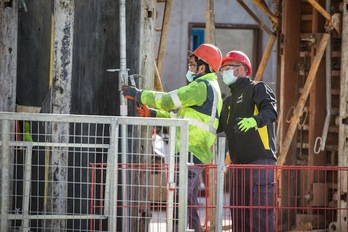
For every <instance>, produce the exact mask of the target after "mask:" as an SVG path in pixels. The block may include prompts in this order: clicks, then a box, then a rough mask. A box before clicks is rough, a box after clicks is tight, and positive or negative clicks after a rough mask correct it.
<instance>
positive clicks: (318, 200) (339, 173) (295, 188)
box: [90, 164, 348, 232]
mask: <svg viewBox="0 0 348 232" xmlns="http://www.w3.org/2000/svg"><path fill="white" fill-rule="evenodd" d="M91 166H92V167H93V168H92V175H91V178H92V179H91V197H92V199H94V198H95V196H97V195H96V194H98V197H102V196H103V192H98V193H97V192H95V191H96V188H95V184H97V183H99V182H103V181H104V180H103V177H102V176H103V175H101V173H103V172H102V169H105V164H91ZM122 168H123V169H127V171H131V172H140V173H143V175H142V176H141V178H140V179H139V180H138V181H137V182H136V183H135V182H134V181H133V182H132V185H133V186H130V188H132V187H134V188H138V189H141V191H143V192H142V194H143V196H142V197H140V198H139V196H135V194H130V195H129V197H130V198H131V199H130V204H127V205H118V207H128V208H129V209H131V210H135V209H138V208H139V207H140V208H142V207H144V209H146V208H147V209H148V210H149V211H151V213H150V214H148V215H146V217H149V218H148V220H149V228H150V229H149V231H163V230H164V229H165V228H166V219H167V216H168V215H167V214H166V212H165V210H166V194H167V191H168V188H167V172H168V170H167V166H166V165H165V164H151V165H148V164H147V165H145V164H137V165H135V164H127V165H119V171H122ZM204 169H205V170H204V172H203V181H204V184H205V189H201V191H200V194H199V205H197V206H195V207H197V208H198V209H199V215H200V220H201V224H202V228H203V231H211V230H212V229H213V228H214V226H215V223H222V225H223V230H224V231H232V227H233V225H235V226H239V227H238V228H239V230H238V229H235V230H236V231H249V230H248V229H247V228H249V227H250V228H252V231H271V230H272V225H271V223H272V222H274V231H284V232H285V231H330V232H334V231H347V220H346V219H347V212H348V207H347V185H348V182H347V180H348V167H347V168H346V167H327V166H325V167H321V166H306V167H305V166H282V167H277V166H273V165H252V166H251V165H228V166H226V172H225V183H224V194H223V195H224V201H223V202H224V203H223V218H222V219H221V221H219V222H216V221H215V213H216V212H215V210H216V205H215V202H216V201H215V200H214V199H211V197H215V196H216V195H217V194H216V190H214V189H217V188H216V185H217V183H216V179H217V178H216V174H217V173H216V170H217V169H216V165H205V166H204ZM276 172H281V174H280V175H279V179H275V178H276V176H277V175H275V173H276ZM253 174H254V175H253ZM273 174H274V176H273ZM98 175H101V176H98ZM266 177H267V178H266ZM266 179H267V180H266ZM209 180H212V181H213V183H212V184H211V183H209ZM211 188H214V189H211ZM271 190H272V191H273V190H274V191H273V192H272V191H271ZM99 191H103V188H100V189H99ZM267 193H270V194H269V195H267ZM140 200H141V202H139V201H140ZM133 201H134V202H133ZM231 203H232V204H231ZM102 207H103V206H100V205H97V204H96V201H93V200H91V203H90V210H91V213H92V212H93V213H100V212H102V211H103V210H102ZM175 207H177V206H175ZM138 211H139V210H138ZM272 211H273V212H274V214H272V213H270V212H272ZM265 212H266V213H265ZM260 213H261V215H263V216H265V221H264V222H262V220H261V219H262V217H259V216H257V215H259V214H260ZM233 215H234V216H233ZM267 215H273V216H267ZM118 216H119V217H122V215H118ZM133 219H134V218H133ZM133 219H132V220H133ZM233 219H234V220H233ZM234 221H235V222H234ZM92 223H93V222H92V221H91V224H90V226H91V228H93V229H95V228H96V226H98V225H95V224H94V225H93V224H92ZM94 223H96V222H95V221H94ZM233 223H235V224H233Z"/></svg>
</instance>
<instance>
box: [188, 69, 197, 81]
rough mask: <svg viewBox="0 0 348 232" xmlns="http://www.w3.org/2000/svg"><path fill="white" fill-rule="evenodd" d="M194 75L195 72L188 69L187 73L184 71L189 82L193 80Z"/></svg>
mask: <svg viewBox="0 0 348 232" xmlns="http://www.w3.org/2000/svg"><path fill="white" fill-rule="evenodd" d="M195 76H196V73H194V72H192V71H190V70H188V71H187V73H186V79H187V80H188V81H189V82H192V81H193V78H194V77H195Z"/></svg>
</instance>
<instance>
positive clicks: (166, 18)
mask: <svg viewBox="0 0 348 232" xmlns="http://www.w3.org/2000/svg"><path fill="white" fill-rule="evenodd" d="M171 9H172V0H167V1H165V7H164V12H163V14H164V15H163V21H162V30H161V37H160V42H159V49H158V55H157V68H158V73H159V75H160V76H161V75H162V70H163V61H164V52H165V50H166V45H167V36H168V25H169V19H170V12H171Z"/></svg>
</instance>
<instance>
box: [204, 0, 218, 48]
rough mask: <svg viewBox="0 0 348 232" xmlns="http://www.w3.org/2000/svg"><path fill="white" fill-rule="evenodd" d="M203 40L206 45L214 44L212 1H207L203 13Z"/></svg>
mask: <svg viewBox="0 0 348 232" xmlns="http://www.w3.org/2000/svg"><path fill="white" fill-rule="evenodd" d="M205 12H206V13H205V25H206V26H205V38H204V41H205V42H206V43H211V44H215V43H216V38H215V15H214V0H207V9H206V11H205Z"/></svg>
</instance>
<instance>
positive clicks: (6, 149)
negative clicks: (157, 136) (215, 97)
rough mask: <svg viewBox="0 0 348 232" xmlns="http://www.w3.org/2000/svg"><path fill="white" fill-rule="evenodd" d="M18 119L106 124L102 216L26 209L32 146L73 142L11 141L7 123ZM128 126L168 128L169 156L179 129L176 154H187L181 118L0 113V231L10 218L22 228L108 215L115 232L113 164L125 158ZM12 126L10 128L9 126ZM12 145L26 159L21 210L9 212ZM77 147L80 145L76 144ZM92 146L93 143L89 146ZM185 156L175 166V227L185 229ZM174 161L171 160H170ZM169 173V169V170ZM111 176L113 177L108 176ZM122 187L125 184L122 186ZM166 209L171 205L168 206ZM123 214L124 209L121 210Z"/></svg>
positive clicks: (3, 229)
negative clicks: (33, 212)
mask: <svg viewBox="0 0 348 232" xmlns="http://www.w3.org/2000/svg"><path fill="white" fill-rule="evenodd" d="M15 120H20V121H25V120H29V121H37V122H59V123H105V124H109V125H110V128H111V129H110V144H108V145H105V144H101V145H100V146H101V148H107V149H108V158H107V159H108V161H107V162H108V165H107V174H106V182H107V183H109V184H107V185H106V186H107V187H106V189H105V200H107V201H110V204H109V207H106V208H105V209H104V210H105V211H104V215H102V216H101V215H93V214H91V215H61V214H60V215H52V214H49V215H30V214H29V212H28V208H29V207H28V206H29V197H28V196H29V191H30V185H29V184H28V183H30V178H31V175H30V173H31V167H30V165H29V164H30V163H31V151H32V147H33V146H42V147H45V146H51V147H52V146H66V147H70V146H72V147H73V146H75V144H71V143H65V144H55V143H52V142H49V143H47V142H34V141H31V142H26V141H15V139H14V138H11V131H12V134H13V133H14V132H13V128H14V125H11V122H12V121H15ZM128 125H146V126H151V125H153V126H155V125H162V126H167V127H169V128H170V134H171V135H172V136H171V137H172V138H174V139H172V141H170V144H171V146H170V147H171V149H170V151H171V152H170V153H171V154H170V155H171V157H174V153H175V133H176V128H178V127H179V128H180V153H182V154H185V153H186V154H187V153H188V121H187V120H183V119H154V118H152V119H151V118H146V119H144V118H137V117H114V116H87V115H55V114H33V113H9V112H1V113H0V132H1V140H0V146H1V155H0V165H1V205H0V206H1V222H0V229H1V231H7V228H8V223H9V221H10V220H22V227H23V228H28V225H29V220H30V219H53V218H60V219H61V218H64V219H74V218H77V219H98V218H99V219H106V218H108V219H109V220H108V230H109V231H116V201H117V199H115V198H116V196H115V194H112V193H114V191H115V190H116V188H117V184H118V183H117V180H118V178H117V177H116V176H117V173H118V170H117V167H118V165H117V164H118V163H119V162H120V161H119V160H118V158H117V157H118V155H117V154H118V153H122V155H121V157H122V158H121V159H122V160H121V162H123V161H124V160H126V157H127V144H126V137H127V129H126V128H127V126H128ZM11 128H12V129H11ZM119 133H120V135H121V139H120V141H121V146H119V144H118V141H119V139H118V135H119ZM12 146H21V147H25V148H26V149H25V151H26V159H25V163H26V165H25V171H24V179H25V180H26V181H24V182H23V185H24V191H25V192H26V193H25V194H24V196H23V210H22V214H21V213H16V214H11V213H10V212H9V201H10V199H9V198H10V193H9V186H10V184H11V183H10V181H9V165H8V164H9V162H10V159H9V157H10V153H11V151H10V147H12ZM78 146H81V144H78ZM83 146H86V147H89V144H84V145H83ZM93 146H95V145H93ZM118 147H121V151H118ZM183 157H184V158H186V159H184V158H183V159H180V164H179V167H180V169H181V170H182V171H180V174H179V175H180V180H179V185H178V190H179V205H180V206H183V207H180V208H179V218H178V220H179V230H180V231H186V229H187V228H186V225H187V217H186V213H187V168H188V165H189V164H188V163H187V156H183ZM172 161H174V160H172ZM169 173H171V172H169ZM125 175H126V173H124V172H122V176H125ZM111 177H114V178H111ZM173 178H174V177H173V176H170V177H169V180H173ZM173 184H175V183H174V182H172V181H171V182H169V183H168V186H167V187H168V188H171V187H173V186H172V185H173ZM123 187H124V188H125V187H126V186H123ZM110 188H111V189H110ZM27 193H28V194H27ZM168 207H169V208H170V207H172V206H170V205H169V206H168ZM125 210H127V209H125ZM124 213H126V215H127V212H126V211H125V212H124ZM171 219H172V218H168V220H167V224H169V225H171V223H172V220H171ZM123 223H124V226H125V228H128V226H129V221H127V220H126V219H125V220H124V221H123ZM170 230H171V229H169V230H168V231H170ZM23 231H28V229H23Z"/></svg>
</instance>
